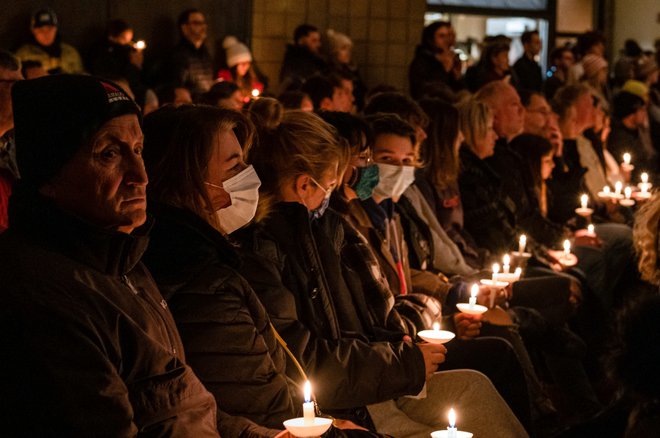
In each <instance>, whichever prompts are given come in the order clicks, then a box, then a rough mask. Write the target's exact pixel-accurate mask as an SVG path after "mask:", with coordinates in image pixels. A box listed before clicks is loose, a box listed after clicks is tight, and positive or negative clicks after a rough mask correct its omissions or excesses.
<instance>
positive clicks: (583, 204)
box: [580, 194, 589, 208]
mask: <svg viewBox="0 0 660 438" xmlns="http://www.w3.org/2000/svg"><path fill="white" fill-rule="evenodd" d="M588 205H589V196H588V195H586V194H584V195H582V196H580V207H582V208H587V206H588Z"/></svg>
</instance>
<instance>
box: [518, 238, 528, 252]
mask: <svg viewBox="0 0 660 438" xmlns="http://www.w3.org/2000/svg"><path fill="white" fill-rule="evenodd" d="M526 245H527V236H525V235H524V234H521V235H520V240H518V252H519V253H520V255H521V256H522V255H523V253H524V252H525V246H526Z"/></svg>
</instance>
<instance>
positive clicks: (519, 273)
mask: <svg viewBox="0 0 660 438" xmlns="http://www.w3.org/2000/svg"><path fill="white" fill-rule="evenodd" d="M513 273H514V274H515V275H516V278H517V279H519V280H520V276H521V275H522V268H521V267H520V266H518V267H517V268H516V270H515V271H514V272H513Z"/></svg>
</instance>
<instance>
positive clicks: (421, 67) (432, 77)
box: [408, 45, 465, 99]
mask: <svg viewBox="0 0 660 438" xmlns="http://www.w3.org/2000/svg"><path fill="white" fill-rule="evenodd" d="M408 82H409V84H410V95H411V96H412V97H413V99H420V98H422V97H423V96H424V94H425V92H426V91H427V90H428V89H429V87H433V88H437V87H438V86H442V85H444V86H446V87H447V88H448V89H449V90H451V91H459V90H462V89H464V88H465V84H464V83H463V81H462V79H456V78H455V77H454V76H453V75H452V73H451V72H448V71H447V70H445V66H444V65H443V64H442V62H440V61H439V60H438V58H436V57H435V53H434V52H433V51H431V50H429V49H428V48H427V47H425V46H422V45H419V46H417V48H416V49H415V57H414V58H413V60H412V62H411V63H410V67H409V69H408Z"/></svg>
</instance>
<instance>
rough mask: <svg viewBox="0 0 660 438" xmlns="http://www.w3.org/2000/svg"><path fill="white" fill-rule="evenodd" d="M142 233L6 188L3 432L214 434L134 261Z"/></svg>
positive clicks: (0, 295) (169, 323)
mask: <svg viewBox="0 0 660 438" xmlns="http://www.w3.org/2000/svg"><path fill="white" fill-rule="evenodd" d="M142 228H144V227H142ZM145 231H146V230H144V229H138V230H135V231H134V232H133V234H131V235H129V234H124V233H119V232H112V231H107V230H104V229H100V228H98V227H96V226H94V225H91V224H89V223H87V222H85V221H83V220H81V219H80V218H78V217H75V216H73V215H70V214H68V213H65V212H64V211H62V210H60V209H58V208H57V207H55V206H54V205H53V204H52V203H51V202H49V201H48V200H47V199H45V198H43V197H42V196H40V195H38V194H36V193H31V192H28V191H26V190H25V189H24V188H20V189H19V188H17V191H16V192H14V195H13V196H12V199H11V202H10V229H9V230H8V231H7V232H5V233H4V234H2V236H0V300H1V303H0V330H1V331H2V333H3V346H4V348H3V349H2V353H0V372H2V375H3V376H5V378H4V379H2V383H0V393H1V394H2V416H1V418H2V425H3V434H4V435H6V436H57V437H63V436H66V437H78V436H80V437H89V436H136V435H139V436H149V437H152V436H153V437H161V436H171V437H174V436H178V437H184V436H185V437H217V436H218V432H217V430H216V404H215V401H214V399H213V396H212V395H211V394H210V393H209V392H208V391H206V389H205V388H204V387H203V386H202V383H201V382H200V381H199V380H198V379H197V377H196V376H195V374H194V373H193V371H192V370H191V369H190V367H188V366H187V365H186V361H185V357H184V352H183V346H182V344H181V340H180V338H179V334H178V332H177V329H176V326H175V324H174V320H173V319H172V315H171V314H170V312H169V310H168V308H167V304H166V302H165V300H163V298H162V296H161V295H160V293H159V292H158V289H157V287H156V284H155V283H154V282H153V280H152V278H151V276H150V275H149V272H148V271H147V269H146V268H145V267H144V265H142V264H141V263H140V261H139V260H140V257H141V256H142V253H143V252H144V250H145V247H146V245H147V241H148V238H147V237H146V234H144V233H145Z"/></svg>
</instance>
